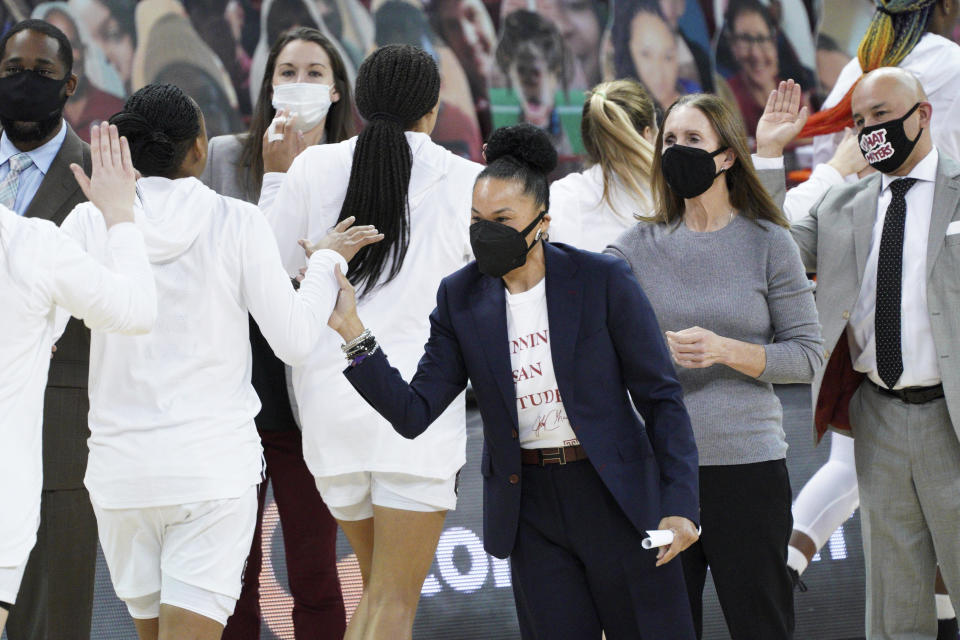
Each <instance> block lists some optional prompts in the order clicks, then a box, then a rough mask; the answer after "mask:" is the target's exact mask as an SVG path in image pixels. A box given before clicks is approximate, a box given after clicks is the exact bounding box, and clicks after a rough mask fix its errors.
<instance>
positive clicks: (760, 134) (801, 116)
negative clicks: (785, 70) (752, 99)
mask: <svg viewBox="0 0 960 640" xmlns="http://www.w3.org/2000/svg"><path fill="white" fill-rule="evenodd" d="M802 94H803V91H802V90H801V89H800V85H799V84H797V83H795V82H794V81H793V80H787V81H784V82H781V83H780V85H779V86H778V87H777V88H776V89H774V90H773V91H771V92H770V97H768V98H767V106H766V107H764V109H763V115H762V116H760V121H759V122H758V123H757V135H756V139H757V155H758V156H761V157H763V158H778V157H780V156H782V155H783V148H784V147H786V146H787V144H789V143H790V141H791V140H793V139H794V138H796V137H797V134H799V133H800V130H801V129H803V125H805V124H806V123H807V117H808V116H809V115H810V112H809V109H807V107H803V108H801V107H800V101H801V97H802Z"/></svg>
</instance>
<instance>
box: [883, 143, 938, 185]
mask: <svg viewBox="0 0 960 640" xmlns="http://www.w3.org/2000/svg"><path fill="white" fill-rule="evenodd" d="M939 162H940V153H939V152H938V151H937V148H936V147H933V148H932V149H930V153H928V154H927V155H926V156H924V157H923V160H921V161H920V162H918V163H917V164H916V166H915V167H914V168H913V169H912V170H911V171H910V173H908V174H907V175H905V176H891V175H887V174H886V173H884V174H882V176H883V177H882V183H881V184H882V185H883V187H882V190H886V189H887V187H889V186H890V183H891V182H893V181H894V180H896V179H898V178H915V179H917V180H921V181H925V182H936V181H937V164H938V163H939Z"/></svg>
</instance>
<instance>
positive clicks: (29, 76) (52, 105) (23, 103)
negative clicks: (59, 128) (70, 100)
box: [0, 69, 70, 122]
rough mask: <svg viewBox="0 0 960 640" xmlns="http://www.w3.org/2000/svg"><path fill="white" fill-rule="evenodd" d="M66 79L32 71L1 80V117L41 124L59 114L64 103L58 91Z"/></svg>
mask: <svg viewBox="0 0 960 640" xmlns="http://www.w3.org/2000/svg"><path fill="white" fill-rule="evenodd" d="M69 79H70V76H67V77H66V78H62V79H56V78H47V77H45V76H42V75H40V74H39V73H37V72H36V71H33V70H32V69H27V70H25V71H20V72H19V73H14V74H12V75H9V76H6V77H3V78H0V117H2V118H3V119H4V120H13V121H17V122H41V121H43V120H48V119H50V118H51V117H53V116H57V115H59V114H60V112H61V111H62V110H63V105H64V104H65V103H66V98H65V97H64V96H63V95H61V92H62V91H63V86H64V85H65V84H66V83H67V80H69Z"/></svg>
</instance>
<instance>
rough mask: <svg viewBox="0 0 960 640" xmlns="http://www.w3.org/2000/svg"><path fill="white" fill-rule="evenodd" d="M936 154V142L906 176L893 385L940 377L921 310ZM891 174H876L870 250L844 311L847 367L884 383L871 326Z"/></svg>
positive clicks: (919, 383)
mask: <svg viewBox="0 0 960 640" xmlns="http://www.w3.org/2000/svg"><path fill="white" fill-rule="evenodd" d="M938 162H939V154H938V153H937V149H936V147H934V149H933V150H932V151H930V153H929V154H927V156H926V157H925V158H924V159H923V160H921V161H920V162H919V163H917V165H916V166H915V167H914V168H913V170H912V171H911V172H910V173H909V174H908V175H906V176H903V177H909V178H916V179H917V182H916V183H915V184H914V185H913V186H912V187H910V189H909V190H908V191H907V194H906V196H905V199H906V201H907V217H906V225H905V228H904V233H903V275H902V290H901V291H902V292H901V298H900V322H901V330H900V335H901V338H900V340H901V353H902V354H903V374H902V375H901V376H900V379H899V380H898V381H897V384H896V385H894V388H895V389H900V388H903V387H928V386H932V385H935V384H939V382H940V367H939V365H938V364H937V350H936V347H935V345H934V343H933V330H932V328H931V326H930V314H929V312H928V310H927V287H926V283H927V244H928V237H929V235H930V215H931V213H932V211H933V189H934V186H935V184H936V179H937V164H938ZM896 178H897V176H888V175H883V176H882V180H883V183H882V190H881V191H880V197H879V198H877V219H876V222H875V223H874V225H873V237H872V240H871V242H870V253H869V254H868V256H867V265H866V268H865V269H864V273H863V283H862V284H861V286H860V297H859V298H858V299H857V304H856V306H854V308H853V311H852V312H851V314H850V329H851V336H850V355H851V357H852V358H853V368H854V369H856V370H857V371H862V372H864V373H866V374H867V375H868V376H869V377H870V379H871V380H873V381H874V382H875V383H876V384H878V385H881V386H886V385H885V384H883V381H882V380H881V379H880V375H879V374H878V373H877V348H876V335H875V334H876V328H875V325H874V315H875V311H876V307H877V262H878V260H879V255H880V236H881V235H882V233H883V221H884V219H885V218H886V212H887V206H889V204H890V200H891V199H892V198H893V194H892V193H891V191H890V183H891V182H893V181H894V180H895V179H896Z"/></svg>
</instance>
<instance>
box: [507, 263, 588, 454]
mask: <svg viewBox="0 0 960 640" xmlns="http://www.w3.org/2000/svg"><path fill="white" fill-rule="evenodd" d="M546 282H547V281H546V278H544V279H543V280H541V281H540V282H539V283H537V285H536V286H534V287H533V288H532V289H529V290H527V291H524V292H523V293H517V294H511V293H510V292H507V296H506V297H507V339H508V340H509V343H510V368H511V369H512V370H513V384H514V389H515V390H516V396H517V419H518V423H519V427H520V447H521V448H523V449H545V448H552V447H568V446H571V445H577V444H580V441H579V440H577V435H576V434H575V433H574V432H573V429H571V428H570V421H569V420H568V419H567V412H566V411H565V410H564V408H563V400H562V399H561V398H560V390H559V388H558V387H557V378H556V376H555V375H554V373H553V356H552V355H551V354H550V323H549V321H548V318H547V285H546Z"/></svg>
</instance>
